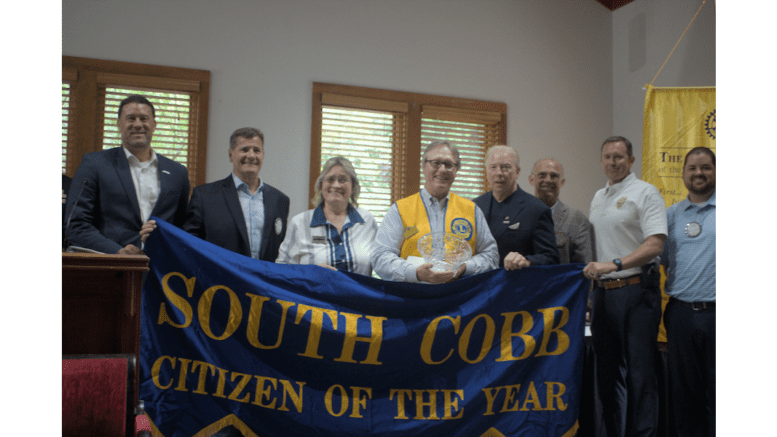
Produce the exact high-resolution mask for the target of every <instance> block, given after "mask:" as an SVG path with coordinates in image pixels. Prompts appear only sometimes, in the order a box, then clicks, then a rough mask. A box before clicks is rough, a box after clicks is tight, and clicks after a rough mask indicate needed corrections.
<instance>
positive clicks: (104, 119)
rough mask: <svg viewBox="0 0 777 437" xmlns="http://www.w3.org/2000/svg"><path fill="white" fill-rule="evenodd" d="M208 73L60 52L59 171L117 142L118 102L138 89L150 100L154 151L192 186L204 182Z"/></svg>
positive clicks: (72, 169)
mask: <svg viewBox="0 0 777 437" xmlns="http://www.w3.org/2000/svg"><path fill="white" fill-rule="evenodd" d="M209 90H210V72H208V71H203V70H191V69H185V68H175V67H161V66H156V65H145V64H133V63H128V62H116V61H104V60H97V59H87V58H72V57H69V56H63V57H62V172H63V173H66V174H68V175H70V176H73V175H74V174H75V171H76V169H77V168H78V165H79V164H80V163H81V157H82V156H83V154H85V153H88V152H93V151H98V150H103V149H107V148H112V147H117V146H120V145H121V137H120V134H119V132H118V128H117V127H116V118H117V111H118V107H119V103H120V102H121V100H122V99H124V98H125V97H127V96H128V95H130V94H141V95H144V96H147V98H148V99H149V100H150V101H151V102H152V103H153V104H154V110H155V114H156V116H155V119H156V130H155V131H154V138H153V140H152V142H151V145H152V147H153V148H154V150H155V151H156V152H157V153H159V154H161V155H164V156H165V157H167V158H170V159H172V160H174V161H176V162H179V163H181V164H182V165H183V166H184V167H186V169H187V171H188V173H189V182H190V185H191V186H192V187H194V186H197V185H200V184H202V183H204V182H205V156H206V151H207V134H208V132H207V125H208V119H207V114H208V95H209Z"/></svg>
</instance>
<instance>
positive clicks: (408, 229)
mask: <svg viewBox="0 0 777 437" xmlns="http://www.w3.org/2000/svg"><path fill="white" fill-rule="evenodd" d="M417 233H418V228H417V227H415V226H408V227H406V228H405V233H404V235H403V236H404V237H405V240H407V239H408V238H410V237H412V236H413V235H415V234H417Z"/></svg>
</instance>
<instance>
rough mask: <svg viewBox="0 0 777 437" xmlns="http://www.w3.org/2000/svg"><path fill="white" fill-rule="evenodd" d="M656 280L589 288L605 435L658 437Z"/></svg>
mask: <svg viewBox="0 0 777 437" xmlns="http://www.w3.org/2000/svg"><path fill="white" fill-rule="evenodd" d="M659 280H660V276H659V273H658V272H657V271H654V270H651V271H649V272H645V273H643V274H642V282H641V283H639V284H636V285H628V286H626V287H622V288H616V289H613V290H605V289H604V288H601V287H598V286H597V287H596V288H594V296H593V308H592V310H591V334H592V337H593V346H594V355H595V363H596V386H597V390H598V393H599V396H600V398H601V402H602V422H603V425H604V429H605V430H606V432H607V437H624V436H628V437H638V436H656V435H657V433H658V379H657V377H656V372H655V353H656V342H657V338H658V325H659V324H660V322H661V294H660V290H659Z"/></svg>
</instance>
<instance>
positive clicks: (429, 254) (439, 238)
mask: <svg viewBox="0 0 777 437" xmlns="http://www.w3.org/2000/svg"><path fill="white" fill-rule="evenodd" d="M418 252H420V253H421V256H422V257H423V258H424V262H426V263H432V264H433V266H432V270H433V271H435V272H449V271H454V272H455V271H456V270H458V269H459V267H460V266H461V265H462V264H464V262H465V261H467V260H468V259H470V258H472V248H471V247H470V245H469V243H467V242H466V241H465V240H464V239H463V238H461V237H459V236H457V235H455V234H450V233H446V232H430V233H428V234H426V235H424V236H423V237H421V238H419V239H418Z"/></svg>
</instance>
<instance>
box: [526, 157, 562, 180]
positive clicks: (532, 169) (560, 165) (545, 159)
mask: <svg viewBox="0 0 777 437" xmlns="http://www.w3.org/2000/svg"><path fill="white" fill-rule="evenodd" d="M542 161H553V162H555V163H556V164H558V166H559V167H561V177H562V178H563V177H564V165H563V164H561V162H560V161H559V160H558V159H556V158H542V159H538V160H537V162H535V163H534V167H532V168H531V174H533V175H535V176H536V175H537V173H535V172H534V170H536V169H537V164H539V163H541V162H542Z"/></svg>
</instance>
